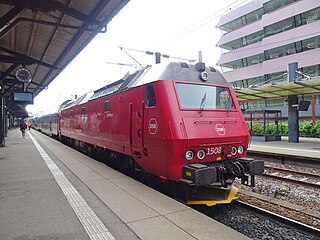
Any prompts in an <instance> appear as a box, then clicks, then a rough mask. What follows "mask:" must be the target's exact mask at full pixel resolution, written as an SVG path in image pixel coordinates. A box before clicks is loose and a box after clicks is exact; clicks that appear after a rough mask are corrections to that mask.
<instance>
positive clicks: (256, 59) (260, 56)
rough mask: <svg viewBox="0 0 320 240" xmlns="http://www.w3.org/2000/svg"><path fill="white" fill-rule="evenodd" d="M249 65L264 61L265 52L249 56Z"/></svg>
mask: <svg viewBox="0 0 320 240" xmlns="http://www.w3.org/2000/svg"><path fill="white" fill-rule="evenodd" d="M247 61H248V66H251V65H255V64H259V63H262V62H263V61H264V54H263V53H261V54H257V55H254V56H250V57H247Z"/></svg>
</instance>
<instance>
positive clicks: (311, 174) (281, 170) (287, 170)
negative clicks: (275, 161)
mask: <svg viewBox="0 0 320 240" xmlns="http://www.w3.org/2000/svg"><path fill="white" fill-rule="evenodd" d="M264 168H265V169H269V170H276V171H280V172H288V173H293V174H297V175H300V176H307V177H313V178H319V179H320V175H319V174H315V173H308V172H299V171H297V170H293V169H288V168H281V167H274V166H269V165H265V166H264Z"/></svg>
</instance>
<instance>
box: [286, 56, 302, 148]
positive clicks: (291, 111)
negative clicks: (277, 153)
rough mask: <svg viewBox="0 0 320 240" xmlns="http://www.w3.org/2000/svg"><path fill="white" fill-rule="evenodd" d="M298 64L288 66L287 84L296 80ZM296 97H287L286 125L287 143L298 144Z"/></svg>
mask: <svg viewBox="0 0 320 240" xmlns="http://www.w3.org/2000/svg"><path fill="white" fill-rule="evenodd" d="M297 70H298V63H297V62H294V63H290V64H288V78H287V81H288V82H294V81H295V80H296V79H297ZM298 105H299V103H298V96H297V95H290V96H288V125H289V142H292V143H298V142H299V111H298Z"/></svg>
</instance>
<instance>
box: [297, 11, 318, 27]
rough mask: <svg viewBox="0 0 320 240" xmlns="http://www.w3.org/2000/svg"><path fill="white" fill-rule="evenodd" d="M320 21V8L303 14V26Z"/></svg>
mask: <svg viewBox="0 0 320 240" xmlns="http://www.w3.org/2000/svg"><path fill="white" fill-rule="evenodd" d="M319 19H320V8H315V9H313V10H310V11H308V12H304V13H302V14H301V21H302V25H304V24H310V23H313V22H315V21H317V20H319Z"/></svg>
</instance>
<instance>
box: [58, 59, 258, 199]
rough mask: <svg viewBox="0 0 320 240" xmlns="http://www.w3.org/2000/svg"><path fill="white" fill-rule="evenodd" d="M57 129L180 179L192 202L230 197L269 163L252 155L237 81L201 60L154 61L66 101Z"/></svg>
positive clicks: (94, 150) (91, 149) (182, 193)
mask: <svg viewBox="0 0 320 240" xmlns="http://www.w3.org/2000/svg"><path fill="white" fill-rule="evenodd" d="M57 131H58V132H57V133H54V134H57V135H58V137H59V138H60V139H62V140H63V141H65V142H67V143H69V144H71V145H74V146H77V147H79V148H81V149H82V150H83V151H85V152H87V153H89V154H98V153H101V152H103V153H107V154H108V156H109V157H111V158H113V159H116V161H119V162H120V161H121V162H122V161H123V162H124V164H125V166H127V167H128V168H129V169H131V170H132V171H135V172H138V173H139V174H140V175H143V176H144V177H145V178H148V177H151V176H152V177H154V176H156V177H158V178H160V179H161V180H162V181H169V182H171V183H173V186H174V192H175V197H176V198H178V199H180V200H181V201H183V202H185V203H187V204H206V205H214V204H217V203H228V202H230V201H231V200H232V199H234V198H235V194H236V188H235V187H233V182H234V180H235V178H236V177H238V178H240V179H241V182H242V183H243V184H247V185H249V184H251V185H253V184H254V175H259V174H262V172H263V169H264V163H263V161H258V160H253V159H247V158H245V156H246V150H247V148H248V145H249V140H250V133H249V131H248V129H247V126H246V122H245V120H244V118H243V116H242V112H241V109H240V106H239V104H238V102H237V100H236V96H235V93H234V91H233V89H232V87H231V86H229V84H228V83H227V82H226V80H225V79H224V78H223V76H222V75H221V74H220V73H219V72H218V71H216V70H215V69H214V68H213V67H206V66H205V64H204V63H201V62H200V63H197V64H194V65H193V64H187V63H177V62H172V63H169V64H157V65H154V66H147V67H145V68H143V69H141V70H139V71H137V72H135V73H134V74H131V75H129V74H127V75H126V76H125V77H124V78H123V79H121V80H119V81H117V82H114V83H112V84H109V85H107V86H105V87H103V88H100V89H98V90H96V91H94V92H90V93H88V94H86V95H84V96H82V97H80V98H78V99H76V100H74V101H70V102H67V103H66V104H64V105H63V106H62V108H61V110H60V111H59V122H58V129H57ZM250 176H251V178H250Z"/></svg>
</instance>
